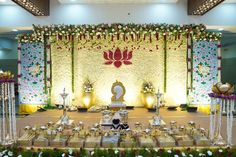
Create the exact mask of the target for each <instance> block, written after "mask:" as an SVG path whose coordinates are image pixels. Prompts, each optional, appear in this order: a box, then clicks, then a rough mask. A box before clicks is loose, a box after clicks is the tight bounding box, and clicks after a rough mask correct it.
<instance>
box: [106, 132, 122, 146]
mask: <svg viewBox="0 0 236 157" xmlns="http://www.w3.org/2000/svg"><path fill="white" fill-rule="evenodd" d="M119 139H120V134H119V132H111V133H109V132H108V133H105V135H104V136H103V137H102V147H104V148H113V147H118V146H119Z"/></svg>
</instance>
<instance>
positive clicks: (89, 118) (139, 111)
mask: <svg viewBox="0 0 236 157" xmlns="http://www.w3.org/2000/svg"><path fill="white" fill-rule="evenodd" d="M160 113H161V116H162V118H163V120H164V121H165V122H166V123H167V124H169V122H170V121H171V120H175V121H177V123H178V124H179V125H186V124H187V123H188V122H189V121H190V120H192V121H195V122H196V124H197V126H201V127H204V128H206V129H209V124H210V121H209V120H210V118H209V115H207V114H204V113H200V112H198V113H188V112H186V111H168V110H166V109H161V111H160ZM68 114H69V116H70V118H71V119H73V120H74V121H75V123H78V122H79V121H83V122H84V123H85V126H86V127H89V126H91V125H93V124H94V123H99V121H100V119H101V113H80V112H68ZM154 114H155V113H152V112H148V111H147V110H146V109H144V108H135V109H134V110H129V118H128V123H129V125H130V126H131V128H132V127H133V126H134V123H135V122H141V123H142V124H143V126H144V127H147V126H148V120H150V119H151V118H152V117H153V116H154ZM61 115H62V110H48V111H46V112H36V113H34V114H31V115H29V116H26V117H24V118H18V119H17V130H18V135H19V134H21V133H22V129H23V128H24V126H26V125H31V126H40V125H44V124H46V123H47V122H49V121H53V122H56V121H58V119H59V118H60V116H61ZM234 133H236V121H235V119H234V123H233V134H234ZM222 135H223V137H224V138H225V139H226V117H223V119H222ZM233 144H234V145H236V134H235V135H233Z"/></svg>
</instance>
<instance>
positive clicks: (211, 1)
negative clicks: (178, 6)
mask: <svg viewBox="0 0 236 157" xmlns="http://www.w3.org/2000/svg"><path fill="white" fill-rule="evenodd" d="M223 1H224V0H188V15H204V14H205V13H207V12H208V11H210V10H211V9H213V8H214V7H216V6H217V5H218V4H220V3H222V2H223Z"/></svg>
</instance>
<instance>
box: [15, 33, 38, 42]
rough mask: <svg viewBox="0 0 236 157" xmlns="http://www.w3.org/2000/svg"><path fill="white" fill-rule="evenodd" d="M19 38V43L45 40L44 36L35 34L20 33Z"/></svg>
mask: <svg viewBox="0 0 236 157" xmlns="http://www.w3.org/2000/svg"><path fill="white" fill-rule="evenodd" d="M17 39H18V42H19V43H33V42H43V38H42V37H41V36H37V35H35V34H18V35H17Z"/></svg>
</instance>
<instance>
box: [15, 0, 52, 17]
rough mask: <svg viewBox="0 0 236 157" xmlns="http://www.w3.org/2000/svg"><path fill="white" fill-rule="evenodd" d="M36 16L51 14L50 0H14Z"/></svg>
mask: <svg viewBox="0 0 236 157" xmlns="http://www.w3.org/2000/svg"><path fill="white" fill-rule="evenodd" d="M12 1H13V2H15V3H16V4H18V5H19V6H21V7H22V8H24V9H25V10H27V11H28V12H30V13H31V14H33V15H35V16H49V8H50V1H49V0H12Z"/></svg>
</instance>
